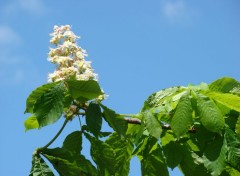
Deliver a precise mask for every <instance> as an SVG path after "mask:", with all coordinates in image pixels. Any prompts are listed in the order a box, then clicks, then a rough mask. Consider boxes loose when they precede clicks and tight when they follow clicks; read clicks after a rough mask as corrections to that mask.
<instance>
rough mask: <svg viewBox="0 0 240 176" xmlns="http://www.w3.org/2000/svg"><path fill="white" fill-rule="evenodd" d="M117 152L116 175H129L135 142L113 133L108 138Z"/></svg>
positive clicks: (109, 143) (107, 141)
mask: <svg viewBox="0 0 240 176" xmlns="http://www.w3.org/2000/svg"><path fill="white" fill-rule="evenodd" d="M106 143H107V144H108V145H110V146H111V147H112V149H113V150H114V152H115V154H116V155H115V156H116V157H115V176H123V175H126V176H127V175H128V173H129V169H130V159H131V157H132V151H133V144H132V143H131V141H130V140H128V139H126V138H120V137H119V135H118V134H117V133H113V134H112V135H111V136H109V138H108V139H107V140H106Z"/></svg>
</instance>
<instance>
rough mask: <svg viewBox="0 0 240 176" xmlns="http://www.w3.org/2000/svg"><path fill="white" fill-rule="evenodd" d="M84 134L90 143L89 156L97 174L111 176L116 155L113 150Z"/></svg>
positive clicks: (113, 171)
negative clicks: (95, 165)
mask: <svg viewBox="0 0 240 176" xmlns="http://www.w3.org/2000/svg"><path fill="white" fill-rule="evenodd" d="M84 134H85V136H86V138H87V139H88V140H89V141H90V143H91V156H92V159H93V161H94V162H95V163H96V164H97V167H98V172H99V174H100V175H108V174H110V175H113V174H114V173H115V171H116V170H115V165H116V162H115V158H116V153H115V151H114V150H113V148H112V147H111V146H110V145H109V144H107V143H105V142H103V141H100V140H98V139H96V138H94V137H91V136H90V135H89V134H87V133H84Z"/></svg>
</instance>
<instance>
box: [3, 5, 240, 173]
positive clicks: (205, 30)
mask: <svg viewBox="0 0 240 176" xmlns="http://www.w3.org/2000/svg"><path fill="white" fill-rule="evenodd" d="M239 8H240V1H238V0H227V1H226V0H220V1H219V0H211V1H209V0H202V1H190V0H168V1H167V0H151V1H146V0H131V1H130V0H121V1H112V0H102V1H83V0H79V1H73V0H68V1H66V0H65V1H63V0H58V1H46V0H45V1H43V0H1V1H0V86H1V95H0V107H1V109H2V110H1V118H0V126H1V127H0V156H1V160H0V175H28V173H29V170H30V167H31V154H32V152H33V151H34V149H35V148H37V147H40V146H43V145H44V144H46V143H47V142H48V141H49V140H50V139H51V137H52V136H54V134H55V133H56V132H57V130H58V128H60V126H61V124H62V122H63V121H62V120H60V121H59V122H57V123H55V124H54V125H51V126H48V127H46V128H43V129H42V130H40V131H39V130H32V131H29V132H27V133H25V132H24V126H23V122H24V120H25V119H26V118H27V117H28V115H26V114H23V112H24V110H25V100H26V98H27V96H28V95H29V93H30V92H31V91H32V90H33V89H35V88H36V87H38V86H40V85H42V84H44V83H46V81H47V75H48V73H50V72H52V71H53V70H54V65H52V64H51V63H49V62H48V61H47V53H48V48H49V46H50V44H49V33H50V32H52V28H53V26H54V25H65V24H70V25H72V29H73V31H74V32H75V33H76V34H77V35H80V36H81V39H80V40H79V45H80V46H81V47H82V48H84V49H86V50H87V51H88V54H89V57H88V59H89V60H91V61H92V62H93V64H92V66H93V67H94V69H95V71H96V72H97V73H98V74H99V77H100V84H101V86H102V88H103V89H104V91H105V92H106V93H107V94H109V95H110V96H109V98H108V100H106V101H104V102H103V103H104V104H105V105H107V106H109V107H110V108H112V109H114V110H116V111H117V112H119V113H137V112H138V111H139V110H140V109H141V107H142V105H143V102H144V100H145V99H146V98H147V97H148V96H149V95H150V94H151V93H153V92H155V91H158V90H160V89H163V88H166V87H170V86H176V85H188V84H189V83H193V84H199V83H201V82H207V83H210V82H212V81H213V80H215V79H217V78H220V77H223V76H230V77H234V78H235V79H238V80H240V74H239V70H240V69H239V68H240V62H239V58H240V20H239V19H240V11H239ZM77 128H78V124H77V121H73V122H72V123H71V124H69V125H68V126H67V128H66V129H65V130H64V132H63V134H62V136H61V138H60V139H59V140H57V141H56V142H55V143H54V144H53V146H52V147H55V146H60V145H61V143H62V140H63V139H64V137H65V136H66V135H67V134H68V133H70V132H71V131H74V130H77ZM85 145H86V147H85V150H84V151H85V152H87V150H88V149H87V148H88V144H87V143H86V144H85ZM130 175H131V176H135V175H140V170H139V163H138V162H137V161H136V160H134V161H133V162H132V166H131V173H130ZM171 175H174V176H175V175H181V174H180V173H179V171H177V170H175V171H174V172H171Z"/></svg>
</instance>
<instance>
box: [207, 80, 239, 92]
mask: <svg viewBox="0 0 240 176" xmlns="http://www.w3.org/2000/svg"><path fill="white" fill-rule="evenodd" d="M239 86H240V83H239V82H238V81H237V80H235V79H233V78H230V77H223V78H220V79H218V80H216V81H214V82H212V83H211V84H210V85H209V88H210V89H211V90H212V91H217V92H223V93H229V92H230V91H232V90H233V89H234V88H235V87H239Z"/></svg>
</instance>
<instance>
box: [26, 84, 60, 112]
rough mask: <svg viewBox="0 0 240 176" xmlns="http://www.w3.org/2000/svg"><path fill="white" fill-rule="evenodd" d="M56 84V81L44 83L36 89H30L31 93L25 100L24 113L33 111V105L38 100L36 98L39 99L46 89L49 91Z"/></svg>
mask: <svg viewBox="0 0 240 176" xmlns="http://www.w3.org/2000/svg"><path fill="white" fill-rule="evenodd" d="M56 84H58V82H55V83H48V84H44V85H42V86H40V87H38V88H37V89H35V90H34V91H32V93H31V94H30V95H29V96H28V98H27V101H26V110H25V113H27V112H28V113H33V108H34V105H35V103H36V102H37V101H38V99H40V98H41V97H42V95H43V94H45V93H46V92H47V91H49V90H50V89H51V88H53V87H54V86H56Z"/></svg>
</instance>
